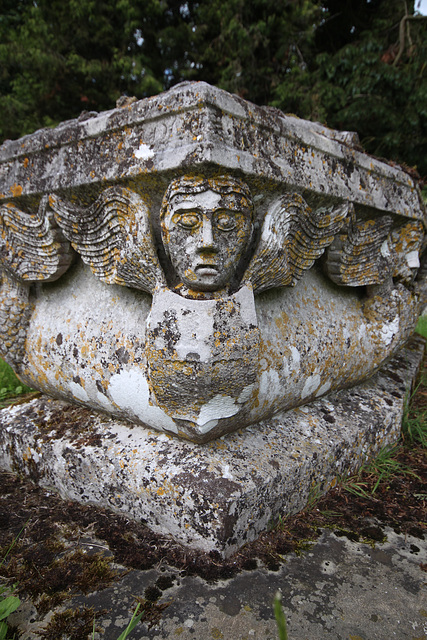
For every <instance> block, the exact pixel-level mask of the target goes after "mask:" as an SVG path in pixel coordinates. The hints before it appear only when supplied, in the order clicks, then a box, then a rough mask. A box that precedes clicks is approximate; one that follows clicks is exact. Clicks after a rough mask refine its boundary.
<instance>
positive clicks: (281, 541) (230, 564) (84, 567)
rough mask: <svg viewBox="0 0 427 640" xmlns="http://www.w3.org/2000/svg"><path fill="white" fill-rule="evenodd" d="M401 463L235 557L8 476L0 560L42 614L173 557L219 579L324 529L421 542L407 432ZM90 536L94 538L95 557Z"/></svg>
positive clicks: (361, 479) (0, 482)
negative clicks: (188, 545) (187, 544)
mask: <svg viewBox="0 0 427 640" xmlns="http://www.w3.org/2000/svg"><path fill="white" fill-rule="evenodd" d="M412 407H413V408H412V412H413V413H414V412H415V413H416V414H417V415H418V416H420V415H421V416H422V415H424V418H425V416H426V415H427V386H425V385H421V386H420V387H419V388H418V391H417V393H416V395H415V397H414V401H413V405H412ZM392 459H393V461H395V462H397V463H399V465H400V466H399V468H398V469H396V465H395V463H394V462H393V465H394V466H393V469H394V471H393V473H392V475H391V476H389V477H387V478H385V479H383V480H382V481H380V482H379V484H378V474H375V473H374V472H373V471H372V470H369V469H367V470H365V471H363V472H362V473H361V474H359V475H358V476H357V477H355V478H352V479H347V481H346V482H344V483H340V484H338V486H336V487H335V488H334V489H332V490H331V491H329V493H328V494H327V495H325V496H323V497H320V498H319V499H313V500H312V501H311V504H310V505H308V507H307V508H306V509H305V510H304V511H303V512H301V513H299V514H297V515H294V516H290V517H286V518H283V519H280V521H279V522H278V523H275V525H274V526H272V527H271V529H270V530H269V531H266V532H265V533H263V534H262V535H261V536H260V537H259V538H258V540H256V541H255V542H252V543H250V544H247V545H245V546H244V547H243V548H242V549H240V550H239V551H238V552H237V553H235V554H234V555H233V556H231V557H230V558H227V559H223V558H221V557H220V556H219V555H218V554H217V553H210V554H203V553H200V552H196V553H192V552H191V551H189V550H188V549H184V548H183V547H182V546H180V545H178V544H176V543H174V542H173V541H172V540H171V539H170V538H168V537H162V536H159V535H156V534H154V533H152V532H151V531H150V530H149V529H148V528H146V527H145V526H143V525H141V524H138V523H136V522H133V521H130V520H128V519H127V518H125V517H123V516H118V515H114V514H112V513H110V512H108V511H106V510H103V509H98V508H95V507H89V506H82V505H80V504H77V503H74V502H67V501H64V500H62V499H60V498H59V497H58V496H57V495H55V494H53V493H51V492H49V491H47V490H46V489H42V488H40V487H38V486H36V485H34V484H32V483H30V482H28V481H27V480H26V479H24V478H21V477H18V476H16V475H13V474H11V473H4V472H3V473H0V562H1V559H2V558H4V559H5V560H4V562H3V564H2V566H1V567H0V584H1V583H3V584H4V583H8V582H9V583H12V582H13V583H17V585H18V587H17V590H18V594H19V595H21V596H26V597H29V598H31V600H32V601H33V602H35V603H36V605H37V609H38V611H39V613H43V611H45V612H47V611H50V610H51V609H52V608H54V607H56V606H57V605H59V604H61V602H63V601H65V600H66V599H67V598H69V597H70V596H71V595H73V594H75V593H89V592H91V591H93V590H95V589H100V588H102V587H104V586H106V585H108V584H110V583H111V582H112V581H114V579H115V577H116V575H117V574H116V567H117V565H122V566H123V567H125V568H128V569H139V570H143V569H149V568H151V567H153V566H156V565H158V564H159V563H161V562H165V563H167V565H168V566H171V567H176V568H178V569H179V570H180V571H181V572H182V574H185V575H198V576H200V577H202V578H204V579H206V580H209V581H215V580H218V579H225V578H229V577H232V576H234V575H236V574H237V573H238V572H239V571H241V570H243V569H246V570H250V569H255V568H256V567H259V566H262V565H264V566H266V567H268V568H269V569H270V570H275V569H277V570H278V569H279V567H280V565H281V563H283V562H284V561H285V560H286V554H288V553H290V552H297V553H299V552H301V553H302V552H303V551H304V549H305V548H306V547H307V545H308V544H309V543H310V542H312V541H313V540H315V539H316V537H317V536H318V535H319V534H320V532H321V530H322V528H325V527H327V528H331V529H332V530H333V531H334V532H335V533H336V534H337V535H342V536H347V537H348V538H350V539H351V540H359V539H360V540H364V541H365V542H372V543H375V542H378V541H381V540H383V539H384V532H383V531H384V527H386V526H388V527H392V528H393V529H395V530H396V531H397V532H399V533H405V534H406V533H407V534H410V535H412V536H416V537H419V538H421V537H422V536H423V535H424V533H425V525H426V520H427V513H426V498H427V491H426V479H427V458H426V455H425V448H423V447H422V445H421V444H420V443H417V442H413V441H410V440H409V438H408V436H406V438H404V439H402V441H401V442H400V443H399V444H398V445H397V447H396V449H395V451H394V453H393V458H392ZM376 485H378V486H376ZM351 491H353V492H351ZM354 491H356V493H358V494H359V495H356V493H354ZM85 540H90V545H89V544H88V548H89V546H90V549H91V551H90V552H87V553H85V551H84V548H85ZM12 544H13V545H14V546H13V548H12V549H11V550H10V551H9V552H8V550H9V548H10V545H12ZM423 568H424V569H427V567H423ZM162 588H165V586H164V585H158V589H157V591H156V593H154V592H153V593H152V594H146V602H145V608H146V609H147V603H148V602H153V603H155V601H156V600H157V599H158V598H159V595H160V594H161V590H162ZM153 606H154V605H153Z"/></svg>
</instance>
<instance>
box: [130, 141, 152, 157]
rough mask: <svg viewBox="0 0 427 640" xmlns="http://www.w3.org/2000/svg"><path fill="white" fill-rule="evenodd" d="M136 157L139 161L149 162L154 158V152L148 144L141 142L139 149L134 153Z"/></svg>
mask: <svg viewBox="0 0 427 640" xmlns="http://www.w3.org/2000/svg"><path fill="white" fill-rule="evenodd" d="M134 155H135V158H138V160H149V159H150V158H152V157H153V156H154V151H153V149H151V148H150V147H149V146H148V144H144V143H143V142H141V144H140V145H139V149H137V150H136V151H135V152H134Z"/></svg>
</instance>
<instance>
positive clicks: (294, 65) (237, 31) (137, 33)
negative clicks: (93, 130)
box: [0, 0, 427, 175]
mask: <svg viewBox="0 0 427 640" xmlns="http://www.w3.org/2000/svg"><path fill="white" fill-rule="evenodd" d="M413 5H414V2H413V0H412V1H410V0H408V1H407V2H405V0H251V2H248V1H247V0H198V1H196V0H188V1H187V2H184V1H182V0H3V9H2V13H1V15H0V138H15V137H18V136H20V135H23V134H25V133H29V132H31V131H33V130H34V129H36V128H39V127H43V126H51V125H53V124H56V123H58V122H60V121H62V120H65V119H68V118H71V117H76V116H78V115H79V113H80V112H81V111H82V110H97V111H100V110H104V109H109V108H112V107H113V106H114V104H115V101H116V100H117V98H118V97H119V96H120V95H122V94H125V95H135V96H136V97H137V98H143V97H146V96H149V95H152V94H154V93H158V92H160V91H162V90H164V89H167V88H169V87H171V86H172V85H174V84H176V83H178V82H181V81H183V80H205V81H207V82H210V83H211V84H215V85H217V86H220V87H222V88H224V89H226V90H228V91H231V92H235V93H238V94H239V95H241V96H243V97H245V98H246V99H248V100H251V101H253V102H255V103H257V104H273V105H274V106H277V107H279V108H280V109H282V110H284V111H285V112H288V113H289V112H292V113H295V114H297V115H299V116H301V117H304V118H310V119H314V120H318V121H321V122H323V123H326V124H328V125H329V126H331V127H334V128H339V129H350V130H356V131H358V133H359V135H360V138H361V142H362V144H363V146H364V147H365V148H366V150H367V151H369V152H371V153H374V154H376V155H380V156H385V157H388V158H391V159H394V160H396V161H399V162H405V163H406V164H408V165H410V166H417V167H418V170H419V171H420V173H421V174H423V175H425V174H426V173H427V159H426V157H427V153H426V146H427V133H426V129H427V124H426V123H427V86H426V85H427V83H426V73H427V69H426V67H427V63H426V60H427V51H426V47H427V37H426V36H427V19H423V18H416V16H414V6H413ZM405 16H406V18H405Z"/></svg>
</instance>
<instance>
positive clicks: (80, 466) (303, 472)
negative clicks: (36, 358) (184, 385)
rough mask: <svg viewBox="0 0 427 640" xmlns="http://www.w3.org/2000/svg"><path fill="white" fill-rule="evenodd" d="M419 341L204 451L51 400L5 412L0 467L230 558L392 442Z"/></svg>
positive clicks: (413, 372)
mask: <svg viewBox="0 0 427 640" xmlns="http://www.w3.org/2000/svg"><path fill="white" fill-rule="evenodd" d="M423 350H424V341H423V339H422V338H420V337H417V338H416V337H414V338H412V339H411V340H410V341H409V343H408V344H407V346H406V347H405V348H403V349H402V350H400V351H399V353H398V354H397V355H395V356H394V357H393V358H392V359H391V360H390V361H389V363H388V364H386V365H384V366H383V367H382V368H381V369H380V371H379V372H377V373H376V374H375V375H374V376H373V377H371V378H370V379H369V380H367V381H365V382H363V383H361V384H359V385H357V386H355V387H353V388H352V389H347V390H341V391H338V392H336V393H332V394H330V395H329V396H328V397H327V398H321V399H319V400H316V401H315V402H313V403H311V404H309V405H306V406H304V407H300V408H297V409H292V410H290V411H288V412H281V413H278V414H277V415H276V416H275V417H274V418H271V419H270V420H264V421H261V422H260V423H258V424H256V425H253V426H250V427H248V428H246V429H243V430H241V431H238V432H236V433H234V434H228V435H226V436H223V437H222V438H219V439H217V440H215V441H213V442H210V443H208V444H205V445H199V444H195V443H191V442H188V441H184V440H179V439H178V438H174V437H171V436H168V435H166V434H159V433H155V432H153V431H149V430H148V429H140V428H138V427H137V426H135V425H132V424H131V423H129V422H120V421H117V420H113V419H111V418H107V417H105V416H104V417H103V416H101V415H100V414H93V413H91V412H90V411H89V410H87V409H81V408H78V407H74V406H71V405H67V404H65V403H63V402H61V401H55V400H49V399H47V398H46V397H42V398H40V399H35V400H32V401H31V402H29V403H27V404H25V405H17V406H15V407H10V408H7V409H3V410H1V411H0V467H1V468H3V469H10V470H13V471H16V472H18V473H22V474H25V475H28V476H29V477H31V478H32V479H33V480H35V481H37V482H39V483H40V484H41V485H42V486H44V487H49V488H55V489H56V490H58V491H59V492H60V494H61V495H62V496H64V497H66V498H71V499H73V500H77V501H80V502H83V503H92V504H97V505H101V506H105V507H108V508H109V509H112V510H113V511H116V512H118V513H124V514H126V515H128V516H130V517H131V518H134V519H136V520H139V521H141V520H142V521H145V522H147V524H148V525H149V526H150V528H151V529H153V530H154V531H157V532H159V533H162V534H165V533H169V534H170V535H172V536H173V537H174V538H175V539H176V540H178V541H180V542H182V543H183V544H185V545H187V546H189V547H192V548H195V549H202V550H205V551H212V550H217V551H219V552H220V553H223V554H229V553H231V552H233V551H234V550H236V549H237V548H238V547H239V546H241V545H242V544H244V543H245V542H247V541H249V540H253V539H254V538H255V537H256V536H257V534H259V532H261V531H262V530H264V529H265V528H266V527H267V526H268V524H269V523H270V522H272V521H274V519H275V518H277V517H278V516H279V515H281V516H284V515H286V514H288V513H293V512H296V511H298V510H299V509H301V508H302V507H303V506H304V504H305V503H306V501H307V499H308V498H309V496H310V494H311V495H317V494H318V493H319V492H322V491H325V490H327V489H328V488H329V487H330V486H333V485H334V484H335V482H336V478H337V476H339V475H342V474H345V473H346V472H349V471H351V470H352V469H354V468H356V467H358V466H359V465H360V464H362V463H363V462H364V461H366V459H368V458H370V457H372V456H374V455H375V454H376V453H378V452H379V450H380V449H381V448H382V447H384V446H386V445H388V444H390V443H393V442H394V441H395V440H396V438H397V436H398V434H399V431H400V425H401V419H402V413H403V409H404V406H405V399H406V396H407V393H408V392H409V391H410V388H411V384H412V382H413V380H414V378H415V376H416V373H417V370H418V368H419V366H420V364H421V362H422V357H423Z"/></svg>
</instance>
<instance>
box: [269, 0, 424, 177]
mask: <svg viewBox="0 0 427 640" xmlns="http://www.w3.org/2000/svg"><path fill="white" fill-rule="evenodd" d="M408 4H409V3H408ZM323 7H324V19H323V22H322V23H321V24H320V25H319V26H318V28H317V30H316V38H315V41H314V50H313V52H312V53H313V55H312V56H311V57H310V58H309V60H308V63H307V65H306V66H303V65H295V66H294V67H293V68H292V69H291V70H290V72H289V73H288V74H287V75H286V77H285V78H284V80H283V81H282V82H281V83H280V84H279V85H278V86H277V88H276V90H275V96H274V100H273V104H274V105H275V106H277V107H279V108H281V109H284V110H285V111H291V112H294V113H296V114H297V115H299V116H301V117H304V118H309V119H312V120H318V121H321V122H323V123H327V124H328V125H329V126H330V127H332V128H337V129H344V130H353V131H357V132H358V133H359V136H360V139H361V143H362V146H363V147H364V148H365V149H366V150H367V151H368V152H370V153H372V154H374V155H376V156H382V157H386V158H389V159H392V160H395V161H396V162H401V163H405V164H407V165H409V166H411V167H417V168H418V171H419V173H420V174H421V175H423V176H426V174H427V64H426V60H427V19H426V18H422V17H415V16H414V15H413V3H412V7H411V9H412V12H410V11H408V7H407V6H406V3H405V2H402V0H387V1H386V0H372V1H371V2H368V1H367V0H342V1H341V0H330V1H326V2H323Z"/></svg>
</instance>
